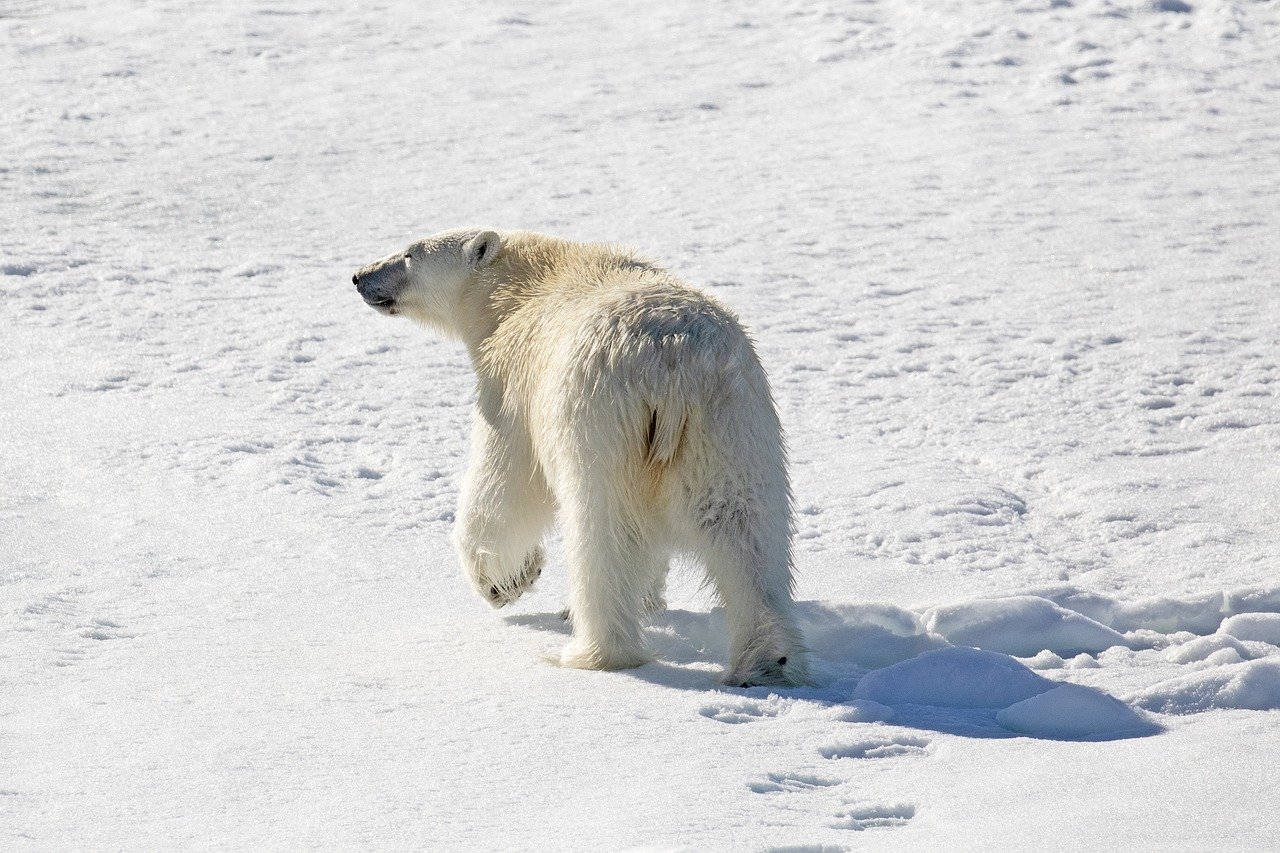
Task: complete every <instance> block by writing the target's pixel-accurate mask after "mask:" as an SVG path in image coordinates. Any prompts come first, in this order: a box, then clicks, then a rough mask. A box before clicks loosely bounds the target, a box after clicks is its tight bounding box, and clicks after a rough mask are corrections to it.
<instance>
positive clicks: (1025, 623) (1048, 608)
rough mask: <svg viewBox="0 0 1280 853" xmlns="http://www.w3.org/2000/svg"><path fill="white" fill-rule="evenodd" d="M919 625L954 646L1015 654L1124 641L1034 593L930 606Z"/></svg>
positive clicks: (1096, 648)
mask: <svg viewBox="0 0 1280 853" xmlns="http://www.w3.org/2000/svg"><path fill="white" fill-rule="evenodd" d="M924 624H925V627H926V628H927V629H928V630H929V631H931V632H933V633H935V634H940V635H942V636H943V637H945V638H946V639H947V640H948V641H949V642H951V643H953V644H955V645H962V646H973V647H975V648H981V649H989V650H991V651H997V652H1004V653H1005V654H1010V655H1017V656H1019V657H1031V656H1033V655H1036V654H1039V653H1040V652H1042V651H1045V650H1048V651H1051V652H1053V653H1054V654H1057V655H1077V654H1081V653H1084V652H1087V653H1096V652H1100V651H1104V650H1106V649H1109V648H1111V647H1112V646H1128V645H1129V643H1128V641H1127V640H1126V639H1125V637H1124V635H1123V634H1121V633H1119V632H1118V631H1116V630H1115V629H1113V628H1108V627H1107V626H1106V625H1103V624H1101V623H1099V622H1095V621H1094V620H1092V619H1090V618H1089V617H1088V616H1085V615H1084V614H1082V613H1077V612H1076V611H1074V610H1067V609H1066V608H1064V607H1061V606H1059V605H1058V604H1055V603H1054V602H1052V601H1050V600H1049V599H1047V598H1040V597H1039V596H1034V595H1017V596H1011V597H1008V598H979V599H974V600H972V601H964V602H960V603H958V604H948V605H944V606H941V607H934V608H932V609H931V610H928V611H926V612H925V614H924Z"/></svg>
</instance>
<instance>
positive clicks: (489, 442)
mask: <svg viewBox="0 0 1280 853" xmlns="http://www.w3.org/2000/svg"><path fill="white" fill-rule="evenodd" d="M353 281H354V282H355V284H356V286H357V288H358V289H359V291H360V293H361V295H362V296H363V297H364V299H365V301H366V302H367V303H369V304H370V305H372V306H373V307H375V308H376V309H378V310H379V311H381V312H383V313H385V314H403V315H405V316H407V317H410V318H413V319H415V320H418V321H419V322H421V323H423V324H425V325H427V326H430V327H433V328H435V329H437V330H439V331H440V332H442V333H444V334H447V335H450V336H453V337H457V338H459V339H461V340H462V342H463V343H465V344H466V346H467V349H468V350H469V352H470V354H471V359H472V362H473V363H474V365H475V370H476V376H477V380H478V395H477V402H476V409H475V418H474V431H473V434H472V459H471V465H470V469H469V470H468V472H467V476H466V481H465V484H464V486H463V489H462V498H461V507H460V510H459V514H458V517H459V522H458V526H457V530H456V532H455V544H456V546H457V548H458V553H459V555H460V557H461V559H462V564H463V566H464V567H465V568H466V571H467V574H468V576H469V577H470V579H471V582H472V583H473V584H474V586H475V588H476V590H477V591H478V592H479V593H480V594H481V595H482V596H483V597H484V598H485V599H486V600H488V601H489V602H490V603H491V604H492V605H494V606H496V607H501V606H503V605H505V604H507V603H509V602H512V601H515V600H516V599H517V598H519V597H520V596H521V595H522V594H523V593H524V592H525V590H527V589H529V587H530V586H531V585H532V584H533V583H534V581H536V580H537V578H538V576H539V575H540V574H541V572H542V565H543V551H542V546H541V542H542V539H543V537H544V535H545V534H546V532H547V529H548V527H549V526H550V525H551V523H552V521H553V518H554V516H555V515H556V514H557V513H558V515H559V519H560V522H561V525H562V529H563V536H564V544H565V557H566V562H567V564H568V568H569V573H570V604H569V610H570V614H571V618H572V622H573V639H572V640H571V641H570V643H569V644H568V645H567V646H566V647H565V649H564V651H563V653H562V656H561V662H562V663H563V664H564V665H566V666H574V667H583V668H589V669H619V668H625V667H633V666H639V665H640V664H643V663H644V662H645V661H647V660H649V654H648V653H647V651H646V649H645V643H644V635H643V631H642V629H641V624H642V618H643V617H644V615H645V613H646V611H648V610H652V609H655V608H660V607H662V606H664V605H663V600H662V599H663V589H664V586H665V578H666V573H667V568H668V560H669V559H670V557H671V555H672V554H673V553H675V552H681V553H688V554H690V555H692V556H694V557H696V558H697V559H698V560H699V561H700V562H701V564H702V565H703V566H704V567H705V569H706V573H707V579H708V582H709V584H710V586H711V587H712V588H713V589H714V590H715V592H716V593H717V595H718V596H719V597H720V599H721V600H722V601H723V603H724V606H725V613H726V617H727V624H728V629H729V633H730V638H729V639H730V665H729V671H728V672H727V674H726V676H725V680H726V681H727V682H729V683H732V684H800V683H803V682H805V681H806V679H807V677H808V672H807V664H806V654H805V650H804V647H803V644H802V641H801V637H800V634H799V632H798V630H797V628H796V623H795V618H794V615H793V613H792V610H793V608H792V585H793V581H792V574H791V494H790V486H789V484H788V482H787V472H786V458H785V451H784V447H783V440H782V432H781V428H780V425H779V423H778V416H777V413H776V411H775V408H774V404H773V400H772V398H771V396H770V392H769V385H768V380H767V379H766V377H765V373H764V369H763V368H762V367H761V365H760V360H759V359H758V358H757V356H756V354H755V351H754V349H753V348H752V345H751V340H750V339H749V338H748V336H747V334H746V333H745V332H744V331H743V328H742V326H741V324H740V323H739V322H738V319H737V317H735V316H734V314H733V313H732V312H730V311H729V310H728V309H727V308H725V307H724V306H722V305H721V304H720V303H719V302H717V301H716V300H714V299H712V298H711V297H710V296H708V295H706V294H704V293H702V292H700V291H698V290H695V289H693V288H692V287H689V286H688V285H686V284H684V283H683V282H681V281H680V280H679V279H677V278H676V277H675V276H673V275H672V274H670V273H669V272H667V271H666V270H663V269H662V268H660V267H658V266H656V265H655V264H653V263H652V262H650V261H648V260H645V259H644V258H641V257H639V256H638V255H636V254H635V253H633V252H631V251H629V250H626V249H621V248H618V247H613V246H603V245H594V244H586V243H572V242H568V241H564V240H559V239H556V238H554V237H549V236H545V235H542V234H535V233H531V232H526V231H501V232H499V231H490V230H482V229H474V228H472V229H457V230H454V231H447V232H444V233H441V234H437V235H435V236H432V237H428V238H425V239H423V240H421V241H418V242H417V243H414V244H413V245H411V246H410V247H409V248H408V249H406V250H405V251H404V252H398V253H396V254H395V255H391V256H389V257H387V258H384V259H382V260H380V261H377V262H375V263H373V264H370V265H369V266H367V267H364V268H363V269H361V270H360V271H359V272H358V273H357V274H356V276H355V278H354V279H353Z"/></svg>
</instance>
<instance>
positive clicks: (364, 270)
mask: <svg viewBox="0 0 1280 853" xmlns="http://www.w3.org/2000/svg"><path fill="white" fill-rule="evenodd" d="M502 246H503V238H502V236H501V235H500V234H499V233H498V232H496V231H490V230H488V229H485V228H456V229H454V230H452V231H442V232H440V233H439V234H433V235H432V236H430V237H424V238H423V239H421V240H418V241H416V242H414V243H411V244H410V245H409V246H408V248H406V249H403V250H402V251H399V252H396V253H394V254H391V255H388V256H387V257H385V258H382V259H381V260H378V261H374V262H373V263H371V264H369V265H367V266H364V267H361V268H360V269H359V270H358V271H357V272H356V274H355V275H353V276H352V277H351V283H352V284H354V285H355V286H356V290H358V291H359V292H360V296H361V298H363V299H364V301H365V303H366V304H367V305H369V306H371V307H372V308H373V309H374V310H376V311H378V312H379V313H382V314H387V315H395V314H403V315H405V316H406V317H410V318H412V319H415V320H418V321H419V322H421V323H424V324H426V325H429V326H434V327H436V328H437V329H440V330H441V331H443V332H446V333H450V334H454V335H456V334H459V333H460V332H461V326H462V324H461V318H460V317H459V316H458V312H459V307H460V305H461V301H462V296H463V294H464V293H465V292H466V291H467V286H468V284H469V283H470V282H471V280H472V278H473V277H474V276H475V275H476V274H477V273H478V272H479V271H480V270H482V269H484V268H485V267H487V266H488V265H489V264H491V263H492V262H493V260H494V258H496V257H497V255H498V253H499V252H500V251H501V250H502Z"/></svg>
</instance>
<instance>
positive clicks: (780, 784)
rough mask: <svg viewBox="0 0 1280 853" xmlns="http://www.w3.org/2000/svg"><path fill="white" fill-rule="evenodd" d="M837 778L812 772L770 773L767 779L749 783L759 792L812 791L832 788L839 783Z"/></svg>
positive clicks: (752, 788)
mask: <svg viewBox="0 0 1280 853" xmlns="http://www.w3.org/2000/svg"><path fill="white" fill-rule="evenodd" d="M839 784H840V782H839V781H838V780H836V779H824V778H822V777H821V776H814V775H813V774H812V773H770V774H769V775H768V777H767V781H763V782H752V783H751V784H749V785H747V787H748V788H750V789H751V790H752V791H755V792H756V793H757V794H783V793H791V792H793V791H810V790H813V789H815V788H831V787H833V786H835V785H839Z"/></svg>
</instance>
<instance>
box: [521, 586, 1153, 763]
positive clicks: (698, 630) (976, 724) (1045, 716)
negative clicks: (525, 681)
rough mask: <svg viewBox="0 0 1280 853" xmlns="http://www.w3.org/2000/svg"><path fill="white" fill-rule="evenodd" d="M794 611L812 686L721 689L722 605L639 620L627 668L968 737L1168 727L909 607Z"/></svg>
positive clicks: (1127, 732)
mask: <svg viewBox="0 0 1280 853" xmlns="http://www.w3.org/2000/svg"><path fill="white" fill-rule="evenodd" d="M797 609H798V615H799V617H800V621H801V625H802V629H803V631H804V635H805V638H806V641H807V643H808V645H809V648H810V656H811V668H812V670H813V675H814V681H815V685H814V686H807V687H798V688H778V687H751V688H738V687H729V686H725V685H722V684H719V683H718V682H717V678H718V677H719V674H720V670H721V668H723V666H724V664H725V662H726V658H727V648H726V633H725V626H724V618H723V617H724V614H723V611H722V610H721V609H720V608H716V609H714V610H712V611H711V612H710V613H700V612H694V611H689V610H668V611H665V612H663V613H660V614H656V615H655V616H654V617H653V618H652V620H651V622H650V625H649V626H648V628H647V629H646V633H647V637H648V641H649V645H650V648H651V649H652V650H653V652H654V654H655V661H654V662H653V663H650V664H647V665H645V666H642V667H639V668H637V669H633V670H628V671H626V672H627V674H628V675H630V676H631V677H634V678H638V679H641V680H643V681H648V682H650V683H652V684H656V685H660V686H662V687H667V688H671V689H677V690H687V691H693V692H703V693H705V692H708V691H710V692H715V693H720V694H729V695H736V696H742V697H754V698H764V697H767V696H769V695H776V696H779V697H783V698H788V699H794V700H797V701H804V702H813V703H817V704H820V705H823V706H827V707H832V708H835V709H837V711H836V713H837V715H839V713H840V712H839V709H841V708H845V709H847V712H848V713H847V715H846V716H845V719H848V720H850V721H854V722H889V723H892V724H893V725H895V726H900V727H905V728H913V729H920V730H924V731H932V732H941V733H946V734H953V735H958V736H962V737H973V738H1012V737H1034V738H1039V739H1049V740H1062V741H1105V740H1118V739H1127V738H1133V737H1146V736H1150V735H1154V734H1158V733H1160V732H1162V731H1163V730H1164V729H1163V728H1162V727H1161V726H1160V725H1158V724H1157V723H1155V722H1154V721H1153V720H1152V719H1151V718H1149V717H1148V716H1146V715H1145V714H1144V713H1143V712H1141V711H1139V710H1137V709H1134V708H1132V707H1131V706H1129V705H1126V704H1125V703H1123V702H1121V701H1120V700H1118V699H1116V698H1114V697H1112V696H1110V695H1109V694H1107V693H1105V692H1103V691H1101V690H1097V689H1095V688H1092V687H1086V686H1082V685H1078V684H1073V683H1070V682H1066V681H1054V680H1052V679H1048V678H1045V677H1043V676H1041V675H1039V674H1038V673H1036V672H1035V671H1033V670H1031V669H1030V668H1029V667H1027V666H1025V665H1024V664H1022V663H1021V662H1019V661H1018V660H1016V659H1015V658H1012V657H1010V656H1008V655H1004V654H1000V653H998V652H990V651H981V650H978V649H973V648H967V647H953V646H951V645H950V644H949V643H948V642H947V641H946V640H945V639H943V638H942V637H940V636H938V635H936V634H930V633H928V632H927V631H925V630H924V628H923V627H922V626H921V624H920V620H919V617H917V616H916V615H915V614H914V613H912V612H911V611H908V610H904V609H902V608H898V607H894V606H892V605H884V604H858V605H848V604H845V605H842V604H828V603H825V602H816V601H807V602H800V603H799V604H798V608H797ZM506 621H507V622H508V623H510V624H513V625H521V626H524V627H530V628H534V629H535V630H540V631H548V632H552V633H557V634H561V635H563V636H565V637H566V638H567V637H568V635H569V633H570V626H569V624H568V623H567V622H566V621H565V620H564V619H563V618H562V617H561V615H560V614H555V613H535V614H523V615H514V616H509V617H507V619H506Z"/></svg>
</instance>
